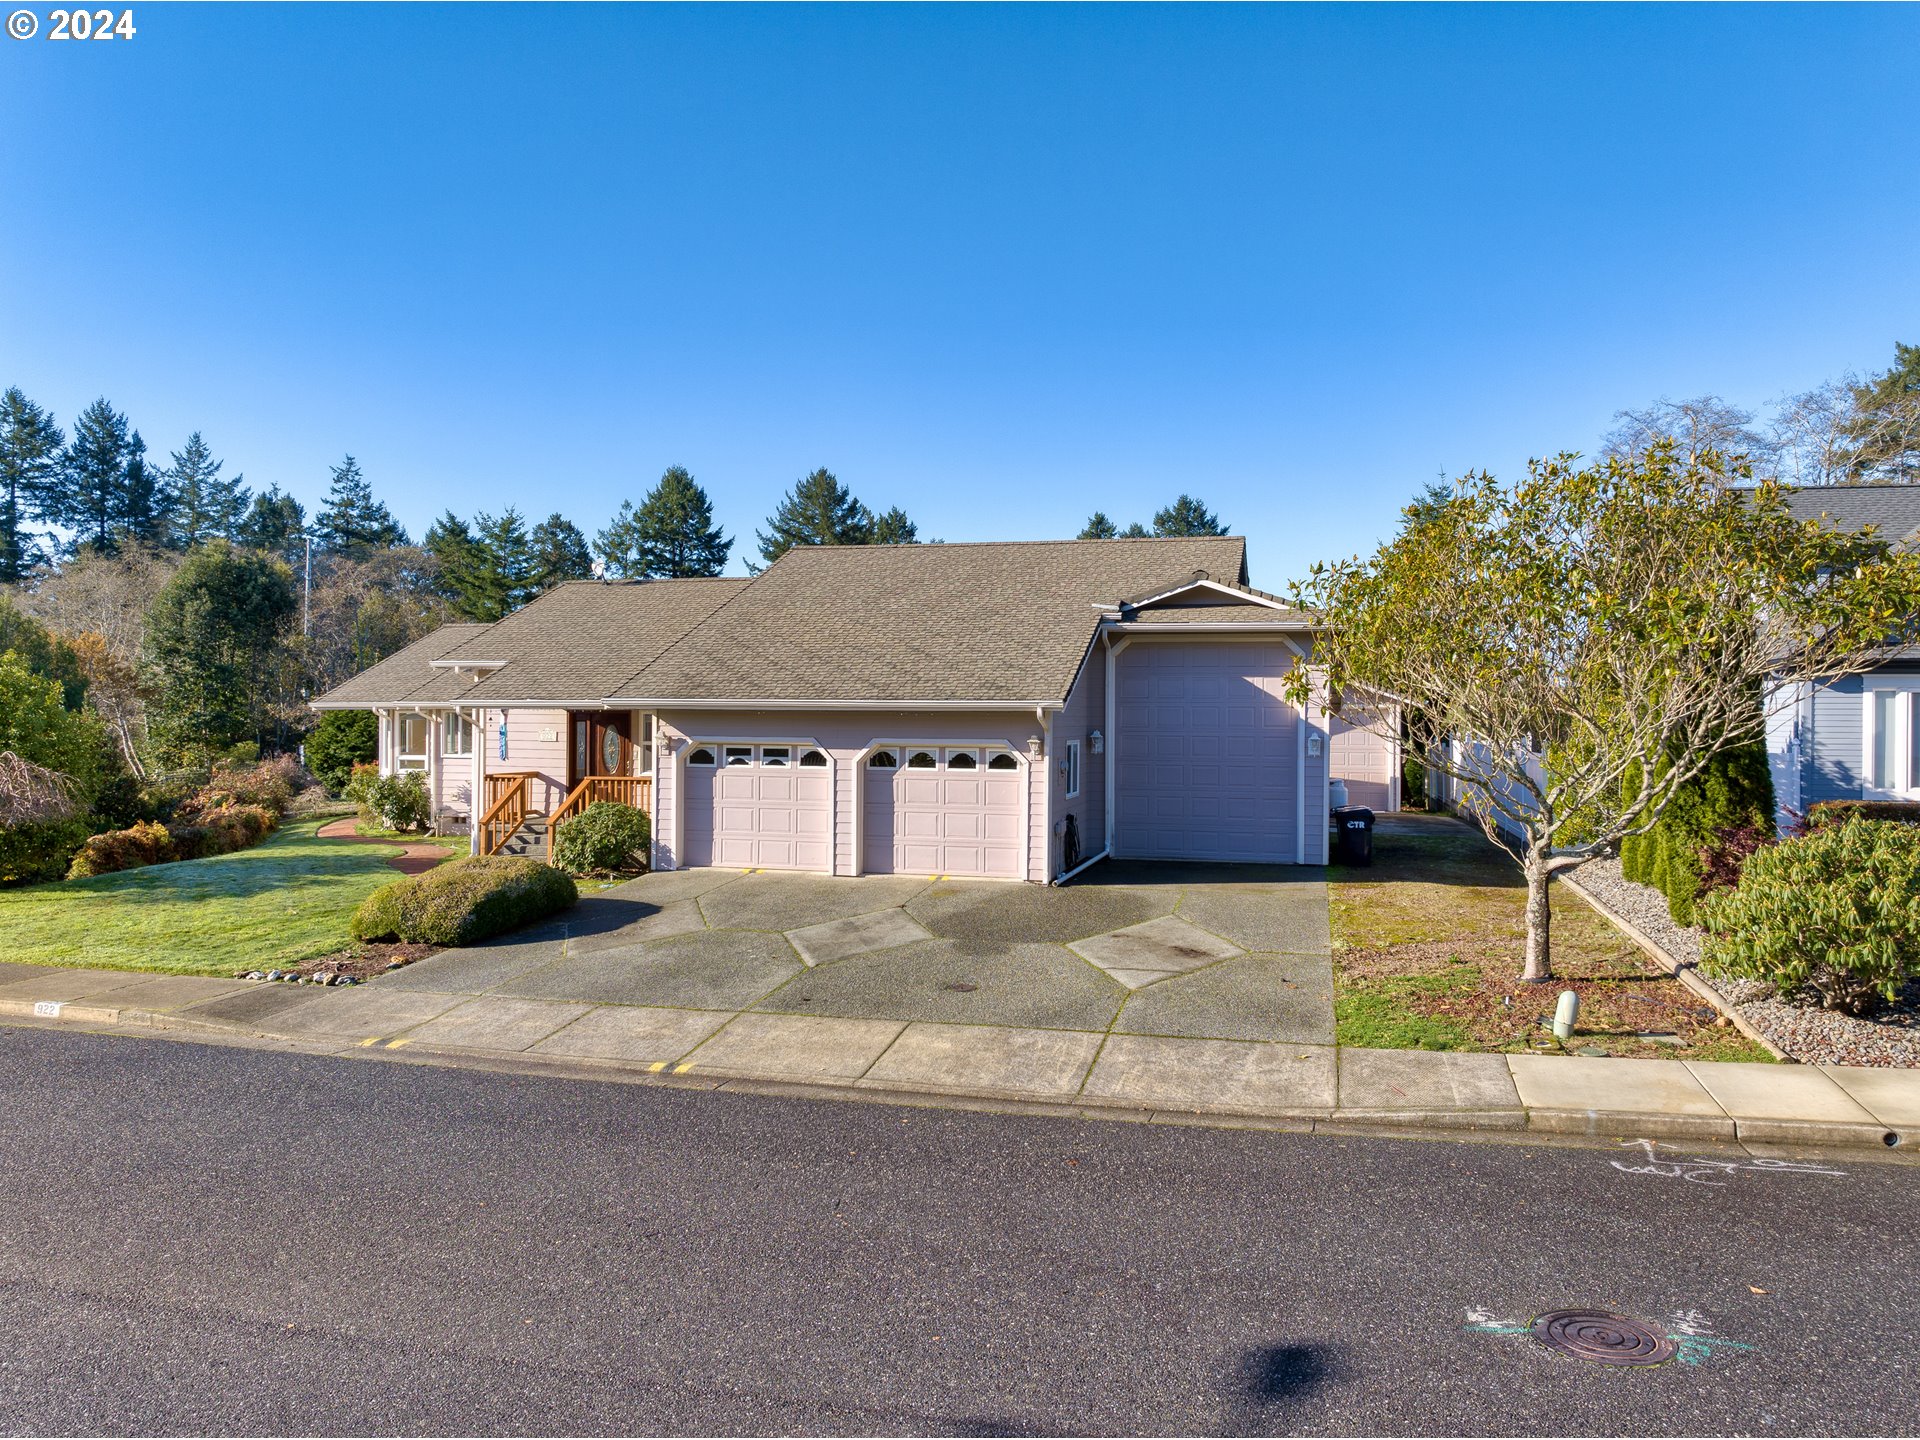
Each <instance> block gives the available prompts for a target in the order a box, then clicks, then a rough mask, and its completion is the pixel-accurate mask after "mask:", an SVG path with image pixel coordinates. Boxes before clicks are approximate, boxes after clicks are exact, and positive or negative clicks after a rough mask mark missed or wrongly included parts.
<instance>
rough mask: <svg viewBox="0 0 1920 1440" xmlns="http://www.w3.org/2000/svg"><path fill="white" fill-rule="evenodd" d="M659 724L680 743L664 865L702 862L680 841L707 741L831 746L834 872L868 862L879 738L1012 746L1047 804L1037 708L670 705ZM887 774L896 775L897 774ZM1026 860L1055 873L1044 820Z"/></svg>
mask: <svg viewBox="0 0 1920 1440" xmlns="http://www.w3.org/2000/svg"><path fill="white" fill-rule="evenodd" d="M658 725H659V728H660V733H661V735H662V736H663V737H664V738H666V739H667V740H668V741H670V742H671V744H672V746H673V751H674V760H673V763H672V764H671V765H669V766H664V767H663V771H664V772H665V773H664V774H663V775H661V776H660V777H657V779H656V784H657V786H658V790H657V798H656V801H655V805H656V809H657V815H656V827H655V832H654V837H655V838H654V850H655V855H654V860H655V864H656V866H657V867H658V868H660V869H663V870H665V869H672V868H675V867H676V866H684V865H689V864H693V863H695V859H696V856H695V854H694V852H693V848H692V846H691V845H690V844H688V845H687V850H686V853H676V851H675V847H676V844H687V841H688V839H689V832H690V826H689V823H688V822H690V821H691V819H692V816H691V805H692V804H693V796H692V794H691V792H690V791H687V792H686V793H685V794H683V793H682V792H683V790H685V784H686V771H685V755H686V750H687V749H688V747H689V746H691V745H692V744H695V743H697V742H701V741H709V740H711V741H719V742H722V743H724V742H726V741H732V742H734V743H751V742H755V741H760V742H764V743H767V744H780V743H783V742H787V743H795V744H797V743H799V742H800V741H802V740H807V741H810V742H811V743H812V744H816V745H818V746H819V747H820V748H821V749H823V750H825V751H826V752H827V754H828V755H829V756H830V757H831V758H832V761H833V765H832V792H833V808H832V813H831V816H830V820H829V829H830V831H831V838H832V856H833V873H835V874H837V875H853V874H858V873H861V871H862V870H863V869H864V868H865V867H864V866H863V865H862V864H861V862H862V861H863V860H864V858H865V844H864V841H863V840H861V839H857V838H856V827H857V829H858V832H859V833H860V834H861V835H864V831H865V821H866V816H865V815H864V814H862V813H860V812H861V809H862V807H863V806H864V805H865V804H866V795H867V785H866V783H865V782H866V781H867V779H868V778H869V777H868V776H867V775H866V774H865V773H863V772H864V770H865V760H866V754H867V752H868V751H869V750H870V749H871V748H872V747H874V746H875V745H878V744H882V743H890V744H911V743H914V742H921V743H939V742H945V743H948V744H952V745H978V746H981V747H983V748H985V747H989V746H1000V747H1004V748H1007V749H1010V750H1012V751H1013V752H1014V754H1015V755H1016V756H1018V757H1019V758H1020V760H1021V778H1022V781H1023V783H1024V784H1025V785H1026V786H1027V787H1028V793H1029V794H1030V795H1032V797H1033V800H1032V804H1031V807H1030V808H1032V809H1035V810H1040V809H1043V808H1044V796H1043V795H1040V794H1039V793H1038V789H1037V787H1038V785H1039V784H1040V783H1041V781H1040V779H1039V778H1038V777H1039V773H1040V772H1041V771H1042V770H1043V769H1044V767H1034V766H1029V765H1027V763H1026V753H1027V737H1028V736H1030V735H1032V734H1034V733H1035V732H1036V731H1037V730H1038V728H1039V727H1038V722H1037V721H1036V720H1035V719H1034V717H1033V715H1032V714H1030V713H1026V712H1020V711H988V712H971V711H949V712H944V713H939V714H927V713H925V712H915V711H858V712H846V711H808V710H779V711H773V710H757V711H756V710H702V711H696V710H671V709H668V710H662V711H660V712H659V719H658ZM797 758H798V757H797V756H796V759H797ZM888 778H889V781H891V776H889V777H888ZM823 783H824V781H823ZM683 801H684V803H686V804H687V805H688V807H689V811H688V813H687V815H686V816H684V817H682V815H681V811H680V807H681V805H682V803H683ZM856 816H857V817H858V820H857V821H856ZM856 847H858V848H856ZM1022 860H1023V863H1022V866H1021V869H1022V872H1023V875H1024V878H1026V879H1029V880H1045V879H1046V878H1048V877H1047V871H1046V848H1045V831H1044V827H1043V825H1042V826H1035V825H1033V824H1032V823H1031V821H1030V822H1029V826H1028V837H1027V844H1026V847H1025V853H1024V855H1023V857H1022ZM723 863H724V862H723ZM815 868H825V867H824V866H818V867H815Z"/></svg>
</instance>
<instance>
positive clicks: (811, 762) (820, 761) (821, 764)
mask: <svg viewBox="0 0 1920 1440" xmlns="http://www.w3.org/2000/svg"><path fill="white" fill-rule="evenodd" d="M826 764H827V757H826V756H825V755H823V754H821V753H820V752H819V751H818V750H809V751H807V753H806V754H804V755H802V756H801V757H800V768H801V769H803V770H813V769H822V770H824V769H825V768H826Z"/></svg>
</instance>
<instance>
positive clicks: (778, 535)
mask: <svg viewBox="0 0 1920 1440" xmlns="http://www.w3.org/2000/svg"><path fill="white" fill-rule="evenodd" d="M767 530H768V531H770V532H771V533H765V532H757V533H756V538H757V539H758V540H759V542H760V556H761V558H762V559H763V560H765V561H766V563H767V564H769V565H771V564H772V563H773V562H774V561H776V560H778V559H779V558H780V557H781V556H782V555H784V554H786V553H787V551H789V550H791V549H792V548H793V547H794V546H796V545H865V544H866V543H867V542H868V541H869V540H871V539H872V537H873V516H872V514H870V513H869V512H868V510H867V507H866V506H864V505H862V504H861V503H860V502H859V501H858V500H856V499H854V498H853V494H852V492H851V491H849V490H848V489H847V487H846V486H844V485H842V484H841V483H840V482H839V481H838V480H836V479H835V478H834V476H833V472H832V471H831V470H826V469H820V470H816V471H814V472H813V473H812V474H811V475H808V476H806V477H805V478H804V479H802V480H800V481H798V482H797V483H796V484H795V485H794V487H793V489H791V490H789V491H788V492H787V493H786V494H785V495H784V496H783V497H782V498H781V500H780V505H779V508H778V509H776V510H775V511H774V512H773V514H772V515H771V516H770V517H768V520H767Z"/></svg>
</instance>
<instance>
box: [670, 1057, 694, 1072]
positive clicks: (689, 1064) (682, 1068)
mask: <svg viewBox="0 0 1920 1440" xmlns="http://www.w3.org/2000/svg"><path fill="white" fill-rule="evenodd" d="M692 1068H693V1062H692V1061H691V1060H689V1061H687V1063H686V1064H684V1065H676V1066H674V1067H673V1073H674V1074H676V1075H684V1074H686V1073H687V1071H689V1070H691V1069H692Z"/></svg>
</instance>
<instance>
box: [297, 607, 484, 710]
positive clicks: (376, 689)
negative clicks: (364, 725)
mask: <svg viewBox="0 0 1920 1440" xmlns="http://www.w3.org/2000/svg"><path fill="white" fill-rule="evenodd" d="M491 628H492V627H491V626H488V625H442V626H441V627H440V628H439V629H438V630H435V631H434V632H433V633H432V634H431V635H424V636H422V637H421V638H420V639H418V640H416V641H414V642H413V643H412V644H411V645H408V646H406V647H405V648H404V649H400V650H396V651H394V652H393V654H391V655H389V656H388V657H387V658H386V659H384V660H382V661H381V662H380V663H379V664H378V665H375V666H372V667H371V668H370V669H366V670H362V671H361V672H360V673H359V674H358V675H355V676H354V677H353V678H352V679H350V680H343V681H341V682H340V683H339V684H338V685H336V686H334V687H333V689H331V690H329V691H327V693H326V694H324V695H322V696H320V697H319V699H318V700H317V701H316V702H315V703H316V704H318V703H325V704H329V705H352V704H355V703H361V704H367V705H371V704H375V703H379V704H382V705H385V704H389V703H392V702H394V701H398V700H414V699H419V698H422V697H421V696H420V694H419V692H420V691H422V690H424V689H426V688H428V687H430V686H431V685H432V684H433V682H434V681H436V680H438V679H440V678H441V676H442V672H440V671H438V670H435V669H433V668H432V666H431V663H430V662H432V661H435V660H438V659H439V658H440V657H441V656H443V655H445V654H446V653H447V652H448V651H450V650H454V649H457V648H458V647H459V646H461V645H464V644H465V643H466V642H467V641H468V640H471V639H472V638H473V637H474V636H476V635H478V634H479V633H480V632H481V631H483V630H488V629H491Z"/></svg>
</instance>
